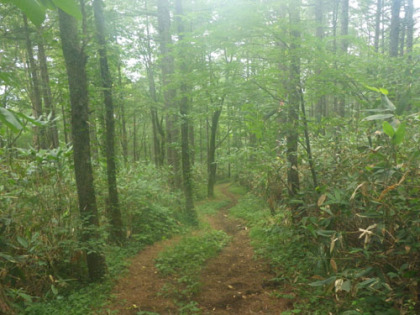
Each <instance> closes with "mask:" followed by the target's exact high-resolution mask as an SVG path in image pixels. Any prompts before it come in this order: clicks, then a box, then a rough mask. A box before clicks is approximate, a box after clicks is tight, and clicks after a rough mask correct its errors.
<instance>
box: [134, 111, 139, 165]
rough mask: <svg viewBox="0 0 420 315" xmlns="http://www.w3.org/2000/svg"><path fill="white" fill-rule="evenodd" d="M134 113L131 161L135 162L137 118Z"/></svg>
mask: <svg viewBox="0 0 420 315" xmlns="http://www.w3.org/2000/svg"><path fill="white" fill-rule="evenodd" d="M136 116H137V115H136V112H135V111H134V113H133V161H134V162H137V161H138V160H139V157H138V155H137V117H136Z"/></svg>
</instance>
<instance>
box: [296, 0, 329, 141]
mask: <svg viewBox="0 0 420 315" xmlns="http://www.w3.org/2000/svg"><path fill="white" fill-rule="evenodd" d="M315 22H316V33H315V35H316V37H317V38H318V42H319V43H322V41H323V38H324V1H323V0H316V1H315ZM292 40H293V39H292ZM316 72H317V74H318V75H319V74H320V73H321V69H320V68H318V69H317V70H316ZM319 91H321V89H319ZM326 105H327V104H326V99H325V95H320V96H319V98H318V100H317V103H316V110H315V116H316V119H317V121H318V122H321V119H322V117H323V116H325V113H326V109H325V108H326ZM322 133H324V131H322Z"/></svg>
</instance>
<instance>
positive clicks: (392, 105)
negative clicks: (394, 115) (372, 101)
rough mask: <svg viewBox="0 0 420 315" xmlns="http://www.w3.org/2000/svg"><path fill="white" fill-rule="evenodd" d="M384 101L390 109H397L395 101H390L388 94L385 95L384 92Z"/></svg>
mask: <svg viewBox="0 0 420 315" xmlns="http://www.w3.org/2000/svg"><path fill="white" fill-rule="evenodd" d="M382 102H383V104H384V105H385V107H386V108H387V109H388V110H391V111H394V110H396V109H397V108H396V107H395V105H394V103H392V102H391V101H390V99H389V98H388V96H386V95H384V94H382Z"/></svg>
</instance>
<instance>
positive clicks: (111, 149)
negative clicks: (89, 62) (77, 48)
mask: <svg viewBox="0 0 420 315" xmlns="http://www.w3.org/2000/svg"><path fill="white" fill-rule="evenodd" d="M93 12H94V16H95V25H96V36H97V40H98V44H99V47H98V53H99V63H100V68H101V79H102V88H103V96H104V105H105V129H106V135H105V143H106V150H105V155H106V163H107V180H108V201H109V205H108V206H109V207H108V209H109V217H110V220H111V231H110V232H111V233H110V238H111V240H112V241H113V242H115V243H117V244H123V243H124V241H125V232H124V227H123V222H122V219H121V211H120V206H119V201H118V189H117V170H116V168H117V167H116V162H115V160H116V158H115V119H114V102H113V99H112V79H111V74H110V73H109V66H108V54H107V50H106V40H105V18H104V13H103V3H102V0H94V1H93Z"/></svg>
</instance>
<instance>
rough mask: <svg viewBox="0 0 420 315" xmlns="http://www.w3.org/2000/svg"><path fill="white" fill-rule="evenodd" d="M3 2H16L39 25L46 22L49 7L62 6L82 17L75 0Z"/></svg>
mask: <svg viewBox="0 0 420 315" xmlns="http://www.w3.org/2000/svg"><path fill="white" fill-rule="evenodd" d="M1 2H3V3H11V4H14V5H15V6H17V7H18V8H19V9H20V10H22V11H23V13H25V14H26V16H27V17H28V18H29V19H30V20H31V21H32V23H34V24H35V25H37V26H39V25H41V24H42V22H44V20H45V13H46V10H47V9H55V8H60V9H61V10H63V11H64V12H66V13H68V14H70V15H72V16H74V17H76V18H78V19H81V18H82V13H81V12H80V9H79V7H78V6H77V3H76V1H75V0H42V1H38V0H1Z"/></svg>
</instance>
